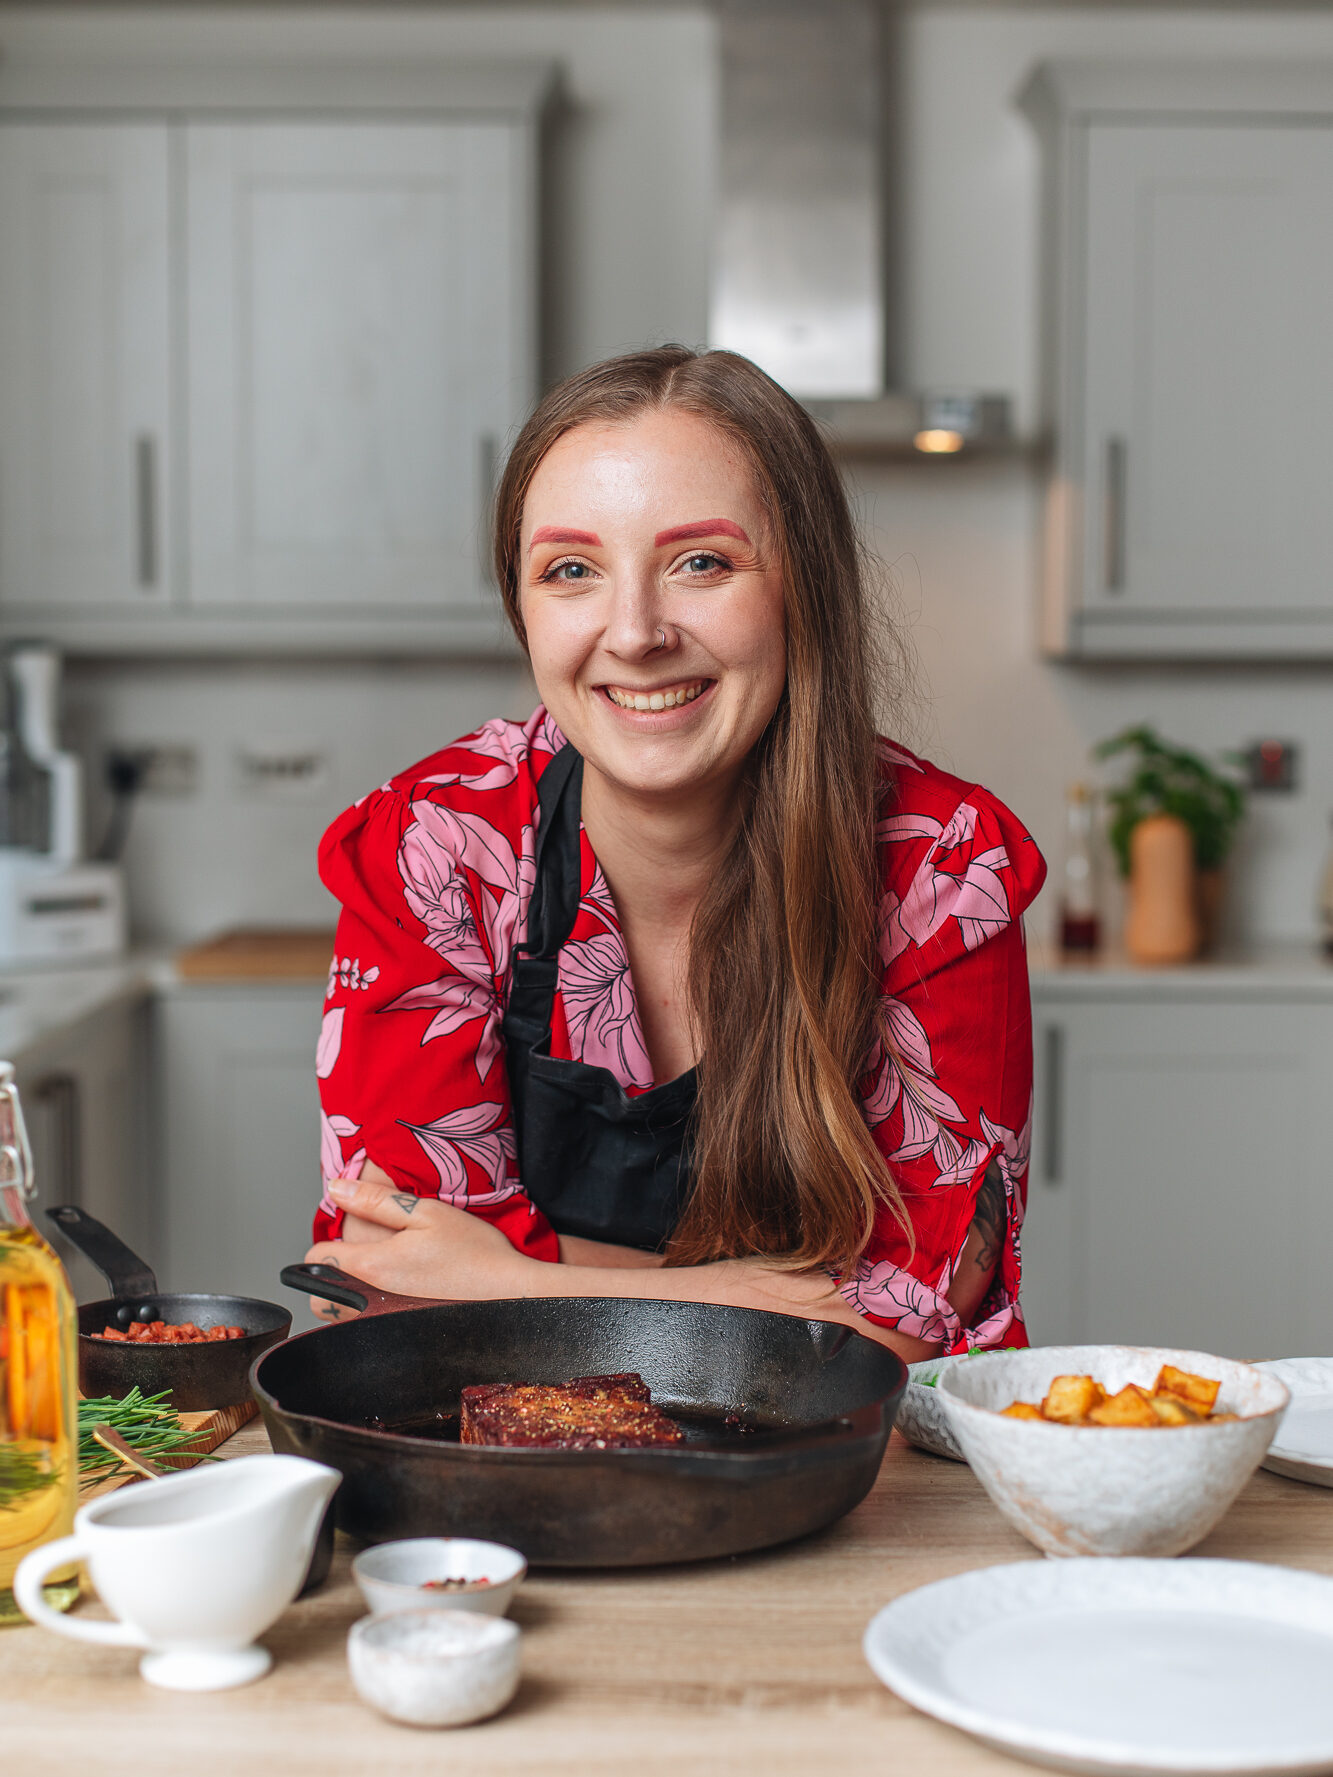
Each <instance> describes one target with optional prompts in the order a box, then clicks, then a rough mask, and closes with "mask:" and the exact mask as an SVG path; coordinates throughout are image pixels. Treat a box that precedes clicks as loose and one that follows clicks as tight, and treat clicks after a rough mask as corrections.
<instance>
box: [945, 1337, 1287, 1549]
mask: <svg viewBox="0 0 1333 1777" xmlns="http://www.w3.org/2000/svg"><path fill="white" fill-rule="evenodd" d="M1163 1364H1174V1365H1175V1366H1176V1368H1177V1369H1180V1370H1193V1371H1194V1372H1196V1373H1197V1374H1198V1375H1200V1376H1208V1377H1210V1378H1213V1379H1215V1380H1217V1381H1220V1382H1221V1384H1222V1388H1221V1392H1220V1393H1219V1395H1218V1399H1217V1411H1218V1412H1222V1413H1238V1414H1240V1416H1241V1417H1240V1418H1239V1419H1237V1420H1234V1421H1231V1422H1230V1423H1226V1422H1224V1423H1222V1424H1215V1423H1212V1422H1210V1421H1207V1420H1204V1421H1202V1422H1201V1423H1200V1424H1198V1425H1180V1426H1155V1427H1152V1428H1148V1427H1138V1426H1104V1425H1086V1426H1085V1425H1050V1424H1047V1423H1046V1422H1045V1421H1039V1420H1031V1419H1006V1418H1004V1416H1003V1413H1002V1411H1001V1410H1002V1409H1003V1408H1005V1407H1007V1406H1008V1405H1009V1404H1010V1402H1011V1401H1032V1402H1040V1401H1041V1400H1042V1398H1043V1397H1044V1396H1045V1394H1046V1391H1047V1389H1048V1388H1049V1386H1050V1384H1051V1382H1052V1380H1053V1379H1054V1378H1055V1377H1056V1376H1068V1375H1076V1376H1094V1377H1095V1378H1096V1379H1097V1381H1098V1382H1100V1383H1101V1385H1102V1387H1103V1388H1105V1389H1106V1390H1107V1391H1108V1393H1111V1394H1115V1393H1117V1392H1118V1391H1119V1390H1120V1389H1121V1388H1123V1387H1124V1386H1125V1384H1126V1383H1127V1382H1136V1383H1138V1384H1139V1385H1140V1386H1142V1387H1144V1388H1151V1387H1152V1384H1153V1382H1154V1381H1155V1380H1156V1377H1157V1372H1158V1371H1159V1370H1160V1369H1161V1367H1162V1365H1163ZM937 1391H938V1393H939V1396H940V1399H941V1401H942V1402H943V1403H944V1407H945V1411H946V1412H947V1414H948V1416H949V1424H950V1426H951V1427H952V1429H953V1433H954V1436H955V1437H956V1438H957V1440H958V1444H959V1448H960V1449H961V1450H962V1452H963V1455H964V1457H965V1458H966V1459H967V1461H968V1462H969V1463H970V1464H971V1466H972V1472H973V1473H974V1474H975V1475H976V1477H977V1479H978V1480H979V1481H980V1482H981V1484H982V1486H983V1487H984V1488H985V1489H986V1491H987V1493H989V1494H990V1496H991V1498H992V1499H993V1500H994V1501H995V1504H996V1505H997V1506H998V1507H999V1508H1000V1510H1001V1512H1002V1513H1003V1514H1004V1516H1005V1517H1006V1518H1007V1519H1008V1520H1009V1522H1010V1523H1011V1524H1012V1525H1013V1526H1014V1527H1015V1529H1017V1530H1020V1531H1022V1533H1023V1535H1024V1536H1025V1537H1027V1539H1028V1540H1029V1542H1034V1543H1036V1545H1037V1547H1038V1548H1039V1549H1044V1550H1045V1551H1046V1553H1047V1554H1048V1555H1180V1554H1183V1553H1184V1551H1185V1550H1186V1549H1189V1548H1192V1547H1193V1546H1194V1544H1195V1543H1197V1542H1198V1541H1199V1540H1200V1538H1201V1537H1204V1536H1206V1535H1207V1534H1208V1532H1209V1531H1210V1530H1211V1529H1212V1527H1213V1525H1214V1524H1216V1523H1217V1521H1218V1519H1219V1518H1220V1517H1221V1516H1222V1514H1223V1513H1224V1512H1225V1511H1226V1509H1227V1507H1228V1506H1229V1505H1230V1504H1231V1502H1232V1500H1233V1499H1235V1497H1236V1495H1237V1494H1238V1493H1239V1492H1240V1490H1241V1488H1242V1487H1243V1486H1244V1485H1245V1483H1246V1481H1247V1480H1248V1479H1249V1478H1250V1476H1251V1474H1253V1472H1254V1470H1255V1469H1256V1468H1257V1467H1258V1466H1259V1464H1260V1462H1261V1461H1262V1460H1263V1457H1264V1453H1265V1451H1266V1450H1267V1449H1268V1446H1269V1444H1270V1443H1271V1442H1272V1440H1273V1434H1274V1432H1275V1431H1276V1430H1277V1427H1278V1422H1279V1420H1280V1419H1281V1417H1282V1414H1283V1412H1284V1410H1285V1409H1286V1405H1287V1401H1288V1398H1289V1397H1288V1394H1287V1390H1286V1388H1285V1387H1284V1386H1283V1385H1282V1383H1281V1382H1279V1381H1278V1380H1277V1379H1276V1378H1275V1377H1273V1376H1266V1375H1264V1374H1263V1372H1262V1371H1260V1370H1257V1369H1255V1368H1254V1367H1253V1366H1252V1365H1250V1364H1242V1363H1237V1362H1236V1361H1235V1360H1234V1359H1232V1358H1224V1357H1209V1356H1208V1355H1207V1354H1206V1353H1204V1352H1201V1351H1165V1350H1156V1349H1150V1348H1146V1347H1143V1346H1133V1345H1048V1346H1039V1347H1037V1348H1036V1349H1034V1350H1031V1351H989V1352H982V1353H980V1354H978V1355H977V1356H976V1357H973V1358H969V1359H968V1361H967V1363H965V1364H956V1365H953V1366H951V1367H950V1368H949V1369H947V1370H945V1371H944V1373H943V1374H942V1375H941V1377H940V1380H939V1383H938V1384H937Z"/></svg>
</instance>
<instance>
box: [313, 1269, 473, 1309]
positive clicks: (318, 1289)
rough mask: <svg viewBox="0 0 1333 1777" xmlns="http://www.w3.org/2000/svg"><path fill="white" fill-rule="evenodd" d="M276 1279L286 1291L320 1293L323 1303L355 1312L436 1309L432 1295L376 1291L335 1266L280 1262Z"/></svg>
mask: <svg viewBox="0 0 1333 1777" xmlns="http://www.w3.org/2000/svg"><path fill="white" fill-rule="evenodd" d="M278 1281H279V1282H280V1283H284V1284H286V1286H287V1288H288V1289H289V1290H301V1291H303V1293H304V1294H305V1295H307V1296H322V1297H323V1298H324V1300H325V1301H326V1302H339V1303H341V1304H342V1306H343V1307H344V1308H354V1309H355V1310H356V1312H357V1313H358V1314H395V1313H397V1311H398V1310H399V1309H400V1308H438V1307H439V1302H438V1300H436V1298H435V1297H433V1296H395V1295H394V1293H393V1291H392V1290H378V1289H376V1288H375V1286H374V1284H373V1283H362V1281H361V1279H360V1278H359V1277H352V1276H350V1275H349V1273H348V1272H346V1271H339V1269H338V1267H337V1266H336V1265H284V1266H283V1268H282V1270H281V1271H280V1272H279V1274H278Z"/></svg>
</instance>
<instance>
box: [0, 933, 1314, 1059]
mask: <svg viewBox="0 0 1333 1777" xmlns="http://www.w3.org/2000/svg"><path fill="white" fill-rule="evenodd" d="M173 954H174V953H173V951H172V950H167V949H143V950H136V951H131V952H130V953H129V955H127V956H123V957H117V958H115V959H113V960H111V961H108V962H96V963H82V964H72V965H71V964H65V965H61V966H50V967H43V968H34V969H0V1056H3V1057H5V1058H6V1059H8V1060H11V1061H18V1060H21V1059H22V1058H23V1057H24V1056H25V1055H26V1054H28V1053H29V1052H30V1051H32V1050H34V1049H36V1048H38V1047H40V1046H42V1045H44V1044H46V1043H49V1042H58V1041H59V1040H60V1038H61V1037H62V1036H63V1035H64V1034H65V1033H66V1032H67V1031H69V1030H71V1029H73V1028H74V1027H75V1026H76V1025H78V1024H80V1023H82V1022H83V1020H84V1019H86V1018H90V1017H92V1016H93V1015H94V1014H95V1013H97V1012H100V1011H102V1010H104V1009H105V1008H107V1007H109V1006H112V1005H116V1004H118V1003H120V1002H122V1001H125V1000H139V999H146V998H148V997H149V996H150V995H153V994H160V993H171V992H197V991H199V990H200V989H201V988H205V989H208V990H211V991H214V992H216V991H219V990H221V991H224V992H225V991H233V992H237V991H239V992H248V993H253V992H256V991H261V992H262V991H263V990H264V989H265V987H269V988H271V989H272V990H273V991H277V992H290V991H291V990H292V987H293V986H294V985H300V984H294V983H291V982H272V983H264V982H254V981H236V982H227V981H219V982H213V981H209V982H183V981H181V980H180V978H179V977H178V975H177V974H176V971H175V969H174V967H173V963H172V956H173ZM1029 964H1030V968H1031V975H1032V995H1033V998H1034V1000H1037V1001H1039V1002H1049V1001H1057V1000H1084V999H1144V998H1150V999H1155V998H1162V999H1172V1000H1176V1001H1181V1000H1198V999H1214V998H1216V999H1228V998H1237V997H1240V998H1276V999H1321V1000H1322V999H1328V1000H1333V959H1330V958H1328V957H1325V956H1324V955H1323V954H1322V952H1321V951H1320V950H1319V949H1318V947H1317V946H1316V945H1315V944H1313V943H1308V944H1302V943H1284V944H1263V945H1256V946H1254V947H1253V948H1252V949H1249V950H1245V951H1227V952H1223V953H1221V954H1220V955H1218V956H1213V957H1205V958H1201V959H1200V960H1199V961H1197V962H1192V963H1184V964H1179V965H1176V966H1173V967H1170V968H1160V969H1150V968H1144V967H1143V966H1142V965H1140V964H1138V963H1133V962H1130V961H1129V959H1128V958H1127V957H1126V956H1124V954H1123V953H1118V952H1115V951H1110V952H1107V953H1105V954H1104V955H1101V956H1097V957H1093V958H1087V959H1085V958H1078V959H1073V960H1065V959H1062V958H1061V957H1060V955H1059V953H1058V952H1057V951H1055V950H1054V949H1053V948H1051V947H1047V946H1044V945H1041V944H1035V943H1034V944H1031V945H1030V946H1029ZM312 991H313V989H312Z"/></svg>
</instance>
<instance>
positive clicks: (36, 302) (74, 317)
mask: <svg viewBox="0 0 1333 1777" xmlns="http://www.w3.org/2000/svg"><path fill="white" fill-rule="evenodd" d="M168 183H169V181H168V152H167V127H166V125H165V124H164V123H110V122H108V123H86V124H85V123H80V124H74V123H10V122H6V123H4V124H0V241H3V250H0V602H2V603H3V609H4V613H5V615H6V617H7V618H9V617H10V616H13V617H15V618H18V619H26V621H28V622H29V623H45V622H48V621H49V620H50V618H51V616H52V614H53V613H54V614H59V613H62V612H63V613H65V614H66V615H67V616H68V615H69V614H70V613H74V614H77V613H79V612H85V613H86V612H88V611H89V610H90V609H96V610H101V611H104V612H117V613H119V612H127V611H128V612H131V613H140V612H143V611H145V610H146V611H148V612H150V613H151V612H152V611H154V610H155V609H157V608H158V607H159V606H161V605H162V604H164V603H167V602H169V599H170V593H171V572H172V558H173V552H174V542H173V537H172V529H171V517H172V492H173V488H172V446H173V438H172V427H171V414H172V405H171V390H170V386H169V384H170V370H171V352H170V251H169V250H170V241H169V234H170V230H169V223H168V217H169V203H168Z"/></svg>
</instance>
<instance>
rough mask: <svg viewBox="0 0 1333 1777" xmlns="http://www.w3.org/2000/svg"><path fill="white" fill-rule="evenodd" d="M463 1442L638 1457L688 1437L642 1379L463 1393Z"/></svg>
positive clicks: (492, 1386) (580, 1379) (495, 1386)
mask: <svg viewBox="0 0 1333 1777" xmlns="http://www.w3.org/2000/svg"><path fill="white" fill-rule="evenodd" d="M458 1435H459V1441H460V1442H461V1443H464V1444H505V1445H509V1446H511V1447H515V1448H519V1447H526V1448H528V1449H536V1450H632V1449H645V1448H649V1447H651V1446H653V1445H657V1444H679V1443H680V1442H681V1441H682V1439H683V1438H684V1435H685V1434H684V1433H683V1432H682V1431H681V1429H680V1427H679V1426H678V1425H677V1424H676V1423H675V1421H674V1420H671V1419H668V1418H667V1416H666V1414H665V1413H663V1412H662V1410H661V1408H660V1407H655V1406H653V1404H652V1396H651V1395H650V1394H649V1392H648V1387H647V1384H646V1383H645V1382H644V1380H643V1377H642V1376H638V1375H635V1374H633V1373H629V1374H626V1375H621V1376H576V1377H575V1378H574V1379H573V1380H572V1381H570V1382H555V1383H525V1382H517V1383H510V1382H490V1383H483V1384H480V1385H478V1386H476V1387H474V1388H465V1389H464V1390H463V1406H462V1415H461V1420H460V1425H459V1434H458Z"/></svg>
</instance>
